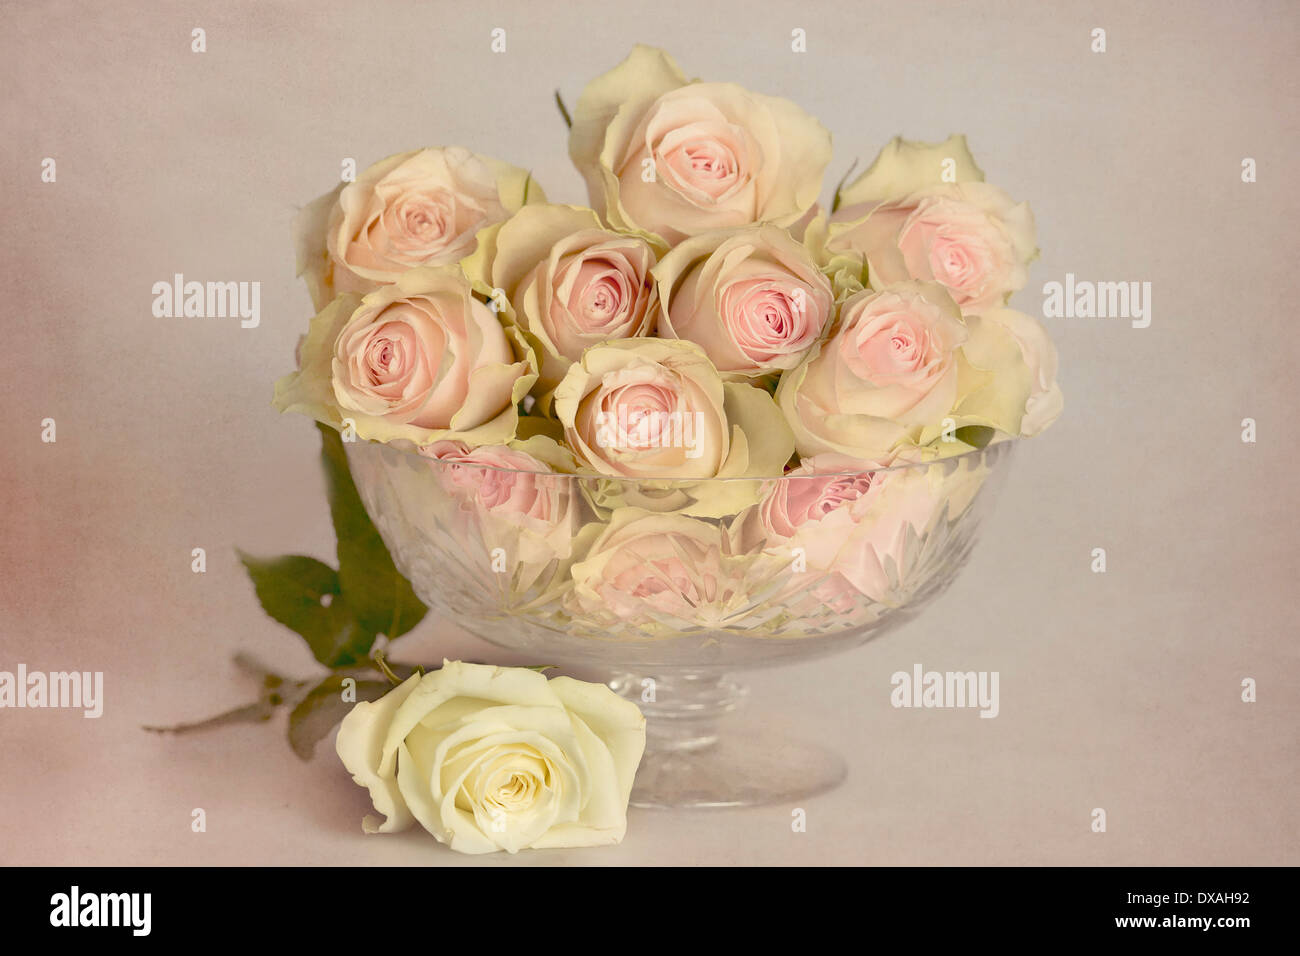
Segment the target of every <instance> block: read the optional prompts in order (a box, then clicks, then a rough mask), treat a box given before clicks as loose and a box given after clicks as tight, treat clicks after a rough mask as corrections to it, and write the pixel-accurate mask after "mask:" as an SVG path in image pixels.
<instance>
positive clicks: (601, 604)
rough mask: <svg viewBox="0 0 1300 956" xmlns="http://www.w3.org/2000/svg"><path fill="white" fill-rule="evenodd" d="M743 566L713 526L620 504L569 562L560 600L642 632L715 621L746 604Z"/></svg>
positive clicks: (578, 610)
mask: <svg viewBox="0 0 1300 956" xmlns="http://www.w3.org/2000/svg"><path fill="white" fill-rule="evenodd" d="M748 564H749V562H748V560H747V559H745V558H740V557H736V556H732V555H730V554H729V553H728V551H727V539H726V535H725V534H724V533H723V530H722V529H721V528H720V527H719V526H718V525H717V524H714V523H712V522H708V521H702V520H700V519H697V518H692V517H687V516H685V515H680V514H658V513H647V512H642V511H639V510H638V509H636V508H622V509H619V510H618V511H615V512H614V514H613V517H612V518H611V520H610V523H609V524H608V525H606V526H605V527H604V528H603V529H601V531H600V533H599V535H598V536H597V537H596V539H595V540H594V541H593V542H592V544H591V546H590V548H589V549H588V550H587V552H586V554H585V556H584V557H583V558H582V559H581V560H580V561H578V562H576V563H575V564H574V565H573V567H572V577H573V591H572V592H571V594H570V595H569V597H568V601H569V604H570V607H571V609H572V610H573V611H574V612H575V613H577V614H578V615H580V616H582V617H584V618H586V619H588V620H591V621H601V620H610V621H626V622H631V623H633V624H635V625H636V626H638V627H640V628H646V629H650V630H652V629H653V625H654V624H655V623H656V622H657V623H659V624H662V625H664V626H665V627H667V628H672V627H681V626H696V625H710V624H722V623H724V622H725V621H727V620H728V619H729V618H732V617H733V616H736V615H740V614H743V613H744V612H745V610H746V609H747V607H748V603H749V602H748V589H747V587H746V577H745V570H746V568H747V567H748Z"/></svg>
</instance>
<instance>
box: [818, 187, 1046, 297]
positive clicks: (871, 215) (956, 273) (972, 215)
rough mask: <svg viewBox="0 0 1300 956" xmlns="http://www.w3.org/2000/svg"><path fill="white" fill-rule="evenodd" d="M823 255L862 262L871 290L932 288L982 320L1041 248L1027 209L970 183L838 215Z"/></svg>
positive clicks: (1019, 281)
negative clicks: (923, 283) (914, 282)
mask: <svg viewBox="0 0 1300 956" xmlns="http://www.w3.org/2000/svg"><path fill="white" fill-rule="evenodd" d="M864 208H869V211H867V212H866V213H865V214H863V213H862V210H863V209H864ZM826 250H827V252H828V253H829V254H830V255H832V256H836V255H843V254H850V255H855V256H857V257H859V258H861V259H863V260H865V261H866V263H867V267H868V274H869V276H870V282H871V286H872V288H876V289H882V288H884V287H885V286H887V285H891V284H893V283H895V282H902V281H905V280H907V279H925V280H933V281H935V282H938V283H939V284H941V285H942V286H943V287H944V288H946V289H947V290H948V293H949V294H950V295H951V296H952V297H953V300H954V301H955V302H956V303H957V305H958V306H959V307H960V308H961V310H962V312H965V313H972V312H973V313H979V312H983V311H986V310H987V309H990V308H995V307H1001V306H1003V305H1005V304H1006V301H1007V299H1008V298H1009V297H1010V296H1011V294H1012V293H1013V292H1016V291H1017V290H1019V289H1021V288H1023V287H1024V285H1025V283H1026V282H1027V281H1028V278H1029V272H1028V269H1027V266H1028V264H1029V262H1030V261H1031V260H1032V259H1033V258H1034V256H1036V255H1037V254H1038V245H1037V239H1036V235H1035V230H1034V217H1033V213H1031V212H1030V210H1029V204H1028V203H1023V202H1022V203H1016V202H1015V201H1013V200H1012V199H1011V197H1010V196H1008V195H1007V194H1006V193H1005V192H1003V191H1002V190H1001V189H998V188H997V187H996V186H990V185H988V184H986V183H981V182H969V183H954V184H949V185H939V186H930V187H927V188H926V189H923V190H921V191H919V192H915V193H911V194H910V195H908V196H905V197H903V198H901V199H897V200H892V201H889V202H885V203H881V204H880V205H877V206H874V207H863V206H852V207H849V208H847V209H844V210H841V211H840V212H837V213H836V214H835V215H834V216H832V217H831V223H830V226H829V233H828V238H827V242H826Z"/></svg>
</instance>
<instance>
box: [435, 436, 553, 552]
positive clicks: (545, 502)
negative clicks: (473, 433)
mask: <svg viewBox="0 0 1300 956" xmlns="http://www.w3.org/2000/svg"><path fill="white" fill-rule="evenodd" d="M419 453H420V454H421V455H423V456H424V457H425V458H427V459H429V468H430V470H431V471H432V472H433V473H434V475H435V476H437V478H438V481H439V483H440V484H441V485H442V487H443V488H444V489H446V491H447V492H449V493H450V494H451V495H452V496H454V497H455V498H456V499H458V500H459V501H460V502H461V507H462V510H464V511H465V512H467V513H468V514H469V515H470V516H472V518H473V519H475V520H476V521H477V522H478V524H477V527H478V531H477V533H478V534H481V535H483V536H484V542H483V543H484V545H485V546H486V547H487V549H488V550H491V548H492V547H495V546H505V547H506V550H507V558H508V559H510V560H523V561H529V562H536V561H539V560H542V561H545V560H550V559H551V558H552V557H567V556H568V555H569V553H570V552H571V550H572V538H573V532H574V531H575V530H576V527H575V522H576V519H577V512H576V509H575V500H574V495H573V490H572V488H571V487H570V480H569V479H568V478H566V477H564V476H562V475H558V474H556V473H555V472H554V470H553V469H552V468H551V466H550V465H548V464H547V463H546V462H544V461H541V460H540V459H538V458H536V457H534V456H533V455H530V454H528V453H527V452H524V451H521V450H519V449H515V448H511V447H509V446H507V445H480V446H478V447H477V448H472V447H470V446H469V445H468V444H466V443H465V442H463V441H457V440H444V441H437V442H433V443H432V444H429V445H424V446H421V447H420V449H419ZM498 524H504V525H507V526H510V527H513V528H517V529H520V530H522V531H526V532H529V536H528V537H525V538H518V539H516V538H511V539H509V540H506V539H504V538H503V537H502V536H501V535H500V534H499V533H496V532H495V531H494V526H495V525H498ZM473 527H474V525H470V524H460V525H458V527H457V528H456V529H454V531H455V532H456V533H459V534H469V533H473V532H471V531H470V529H471V528H473ZM467 544H468V543H467ZM466 550H467V552H468V551H470V550H473V549H472V547H469V546H467V548H466Z"/></svg>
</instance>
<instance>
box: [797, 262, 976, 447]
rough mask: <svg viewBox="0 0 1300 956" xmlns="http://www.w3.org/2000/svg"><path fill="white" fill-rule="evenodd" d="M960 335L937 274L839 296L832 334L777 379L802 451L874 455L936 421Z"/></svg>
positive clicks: (963, 333)
mask: <svg viewBox="0 0 1300 956" xmlns="http://www.w3.org/2000/svg"><path fill="white" fill-rule="evenodd" d="M967 335H968V333H967V329H966V326H965V324H964V323H963V322H962V319H961V313H960V312H958V310H957V307H956V305H955V304H954V303H953V301H952V299H951V298H950V297H949V296H948V295H947V293H946V292H945V291H944V290H943V289H942V287H940V286H938V285H937V284H935V283H921V282H910V283H902V284H899V285H897V286H891V287H889V288H888V289H886V290H884V291H881V292H870V291H863V292H860V293H858V294H856V295H854V296H852V297H850V298H849V299H847V300H845V301H844V303H843V304H842V305H841V307H840V317H839V320H838V323H837V326H836V328H835V330H834V331H833V333H832V334H831V337H830V338H829V339H828V340H826V341H825V342H823V343H822V344H821V345H820V346H819V347H818V348H817V349H816V350H814V352H813V353H811V354H810V355H809V356H808V358H807V359H805V361H804V362H803V364H802V365H800V366H799V367H798V368H796V369H794V370H792V371H791V372H788V373H786V375H784V376H783V377H782V378H781V382H780V384H779V385H778V387H777V393H776V399H777V402H778V404H779V405H780V406H781V408H782V410H783V411H784V412H785V414H786V419H787V421H789V422H790V425H791V427H792V428H793V430H794V433H795V444H796V448H797V449H798V451H799V454H800V455H802V456H805V457H808V456H812V455H817V454H819V453H822V452H837V453H840V454H844V455H849V456H851V457H854V458H858V459H872V460H875V459H879V458H882V457H885V456H887V455H888V454H889V453H890V452H891V451H892V450H893V449H894V448H895V447H896V446H897V445H898V444H899V443H900V442H903V441H905V440H907V439H908V438H909V437H915V436H916V435H918V434H919V433H920V430H921V428H922V427H923V426H926V425H931V424H934V423H937V422H939V421H941V420H942V419H943V417H944V416H945V415H947V414H948V412H949V411H950V410H951V409H952V408H953V406H954V404H955V403H956V400H957V397H958V360H957V350H958V349H959V348H960V347H961V346H962V344H963V343H964V342H965V341H966V339H967Z"/></svg>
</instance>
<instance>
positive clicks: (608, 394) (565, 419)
mask: <svg viewBox="0 0 1300 956" xmlns="http://www.w3.org/2000/svg"><path fill="white" fill-rule="evenodd" d="M554 410H555V416H556V418H558V419H559V421H560V423H561V424H562V425H563V426H564V437H565V441H566V443H567V444H568V446H569V447H570V448H571V449H572V451H573V454H574V456H575V457H576V458H577V460H578V462H579V463H580V464H582V465H584V466H586V467H587V468H589V469H591V470H593V471H596V472H598V473H600V474H604V475H609V476H611V477H626V478H688V479H698V478H714V477H723V478H741V477H751V476H755V475H770V474H775V473H777V472H779V471H780V470H781V469H782V468H783V467H784V466H785V463H786V462H787V461H788V460H789V458H790V454H791V452H792V451H793V448H792V445H791V441H790V433H789V429H788V428H786V427H785V424H784V422H783V421H782V419H781V414H780V411H779V410H778V409H777V407H776V405H775V404H774V403H773V402H772V399H771V396H769V395H768V394H767V392H766V391H764V390H763V389H761V388H758V387H756V386H753V385H748V384H744V383H739V382H727V383H724V382H723V380H722V378H721V377H720V376H719V374H718V371H717V369H716V368H714V366H713V363H711V362H710V361H709V359H708V357H707V356H706V355H705V354H704V352H703V351H702V350H701V349H700V347H699V346H697V345H695V344H693V343H691V342H684V341H679V340H675V339H658V338H644V339H642V338H638V339H617V340H614V341H611V342H607V343H605V344H603V345H598V346H593V347H592V348H589V349H587V350H586V352H584V353H583V355H582V359H581V361H579V362H575V363H574V364H573V365H572V366H571V367H570V368H569V371H568V373H567V374H566V375H565V377H564V379H563V380H562V381H561V382H560V384H559V386H558V387H557V388H556V390H555V400H554Z"/></svg>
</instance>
